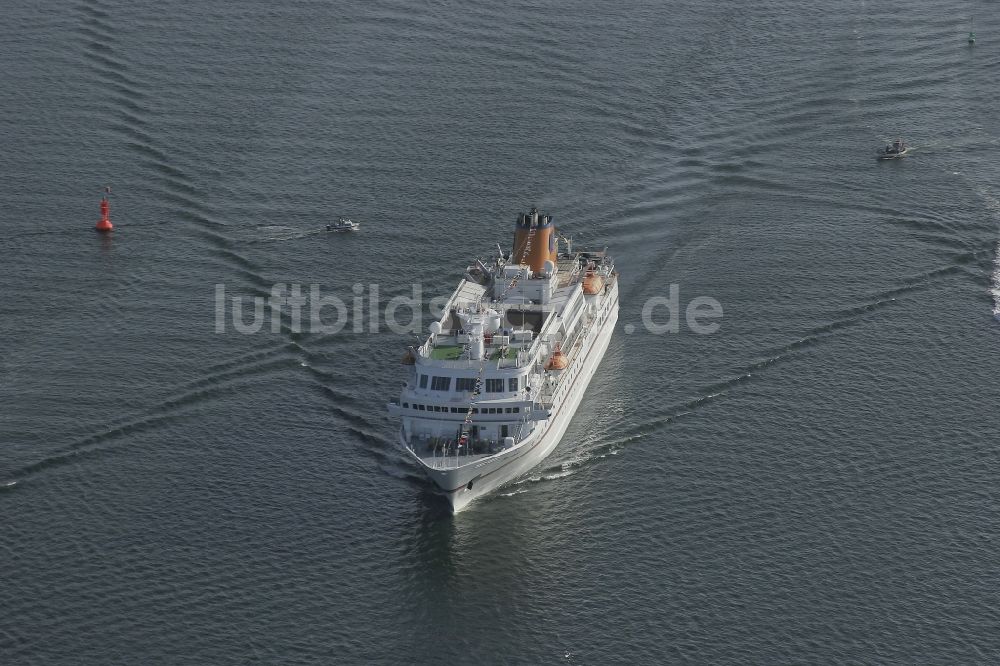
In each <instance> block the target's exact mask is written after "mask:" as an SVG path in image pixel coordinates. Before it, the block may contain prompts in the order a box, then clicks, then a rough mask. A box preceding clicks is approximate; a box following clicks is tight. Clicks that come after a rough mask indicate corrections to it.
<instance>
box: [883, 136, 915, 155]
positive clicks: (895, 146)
mask: <svg viewBox="0 0 1000 666" xmlns="http://www.w3.org/2000/svg"><path fill="white" fill-rule="evenodd" d="M908 152H910V148H909V146H907V145H906V142H904V141H903V140H902V139H896V140H895V141H893V142H892V144H891V145H887V146H886V147H885V148H883V149H882V150H880V151H878V158H879V159H880V160H896V159H899V158H900V157H905V156H906V154H907V153H908Z"/></svg>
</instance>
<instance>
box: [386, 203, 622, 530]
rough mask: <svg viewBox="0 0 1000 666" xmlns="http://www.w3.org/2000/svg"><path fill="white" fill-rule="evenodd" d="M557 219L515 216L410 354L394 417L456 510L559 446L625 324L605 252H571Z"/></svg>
mask: <svg viewBox="0 0 1000 666" xmlns="http://www.w3.org/2000/svg"><path fill="white" fill-rule="evenodd" d="M562 242H563V243H564V244H565V246H566V247H565V251H562V252H560V248H559V244H560V239H559V237H558V236H557V234H556V230H555V227H554V226H553V224H552V217H551V216H549V215H543V214H541V213H539V212H538V211H537V210H536V209H534V208H533V209H532V210H531V212H530V213H527V214H521V215H519V216H518V218H517V223H516V227H515V235H514V250H513V252H512V253H511V254H510V255H508V256H506V257H505V256H503V254H502V252H501V254H500V256H498V257H497V258H496V259H495V260H494V261H493V263H492V265H486V264H484V263H482V262H480V261H477V262H476V263H475V265H473V266H470V267H469V268H468V270H467V272H466V274H465V279H463V280H462V281H461V282H460V283H459V285H458V288H457V289H456V290H455V293H454V294H452V296H451V298H450V299H449V300H448V303H447V305H446V306H445V308H444V314H443V316H442V318H441V320H440V321H436V322H434V323H432V324H431V325H430V336H429V337H428V338H427V340H426V341H425V342H424V343H423V344H422V345H421V346H420V347H419V348H414V347H411V348H410V349H409V350H408V351H407V353H406V355H405V356H404V358H403V363H404V364H406V365H407V366H408V372H409V376H408V378H407V382H406V386H405V388H404V389H403V391H402V395H401V396H400V399H399V402H392V403H390V404H389V413H390V414H391V415H393V416H398V417H400V420H401V422H402V423H401V426H400V429H399V438H400V443H401V444H402V445H403V446H404V447H405V448H406V450H407V451H408V452H409V453H410V455H412V456H413V459H414V460H415V461H416V462H417V464H419V465H420V467H421V469H422V470H423V471H424V472H425V473H426V475H427V476H428V477H429V478H430V479H431V480H432V481H433V482H434V483H435V484H436V485H437V487H438V488H439V489H440V491H441V492H442V493H443V494H444V495H445V496H446V497H447V498H448V501H449V502H450V504H451V509H452V512H456V513H457V512H458V511H460V510H462V509H463V508H465V507H466V506H467V505H468V504H469V502H471V501H472V500H474V499H475V498H477V497H481V496H482V495H484V494H486V493H489V492H490V491H492V490H495V489H496V488H498V487H499V486H501V485H503V484H504V483H507V482H508V481H511V480H513V479H515V478H517V477H519V476H521V475H522V474H524V473H525V472H527V471H528V470H530V469H531V468H532V467H534V466H535V465H537V464H538V463H539V462H540V461H541V460H542V459H543V458H545V456H547V455H549V453H551V452H552V450H553V449H554V448H555V447H556V444H558V443H559V440H560V439H561V438H562V436H563V433H564V432H566V427H567V426H568V425H569V423H570V421H571V420H572V418H573V414H574V413H575V412H576V408H577V406H578V405H579V404H580V400H581V399H582V398H583V394H584V392H585V391H586V390H587V385H588V384H589V383H590V380H591V378H592V377H593V376H594V373H595V371H596V370H597V367H598V365H600V363H601V358H602V357H603V356H604V352H605V351H606V350H607V347H608V342H609V341H610V339H611V334H612V332H613V331H614V328H615V322H617V321H618V274H617V272H616V271H615V267H614V264H613V263H612V261H611V258H610V257H609V256H608V255H607V253H606V252H605V251H600V252H591V251H586V250H581V251H576V252H574V251H573V248H572V246H571V244H570V243H569V242H568V241H565V240H563V241H562Z"/></svg>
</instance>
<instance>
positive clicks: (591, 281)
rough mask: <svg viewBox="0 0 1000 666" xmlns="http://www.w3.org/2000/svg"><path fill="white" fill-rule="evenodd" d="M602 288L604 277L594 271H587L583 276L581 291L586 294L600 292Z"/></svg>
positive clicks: (591, 294) (590, 294)
mask: <svg viewBox="0 0 1000 666" xmlns="http://www.w3.org/2000/svg"><path fill="white" fill-rule="evenodd" d="M603 288H604V278H602V277H601V276H600V275H598V274H597V273H595V272H594V271H587V277H585V278H583V293H585V294H587V295H588V296H593V295H594V294H599V293H601V289H603Z"/></svg>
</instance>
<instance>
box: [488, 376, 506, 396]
mask: <svg viewBox="0 0 1000 666" xmlns="http://www.w3.org/2000/svg"><path fill="white" fill-rule="evenodd" d="M486 392H487V393H503V380H502V379H487V380H486Z"/></svg>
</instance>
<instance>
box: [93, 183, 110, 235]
mask: <svg viewBox="0 0 1000 666" xmlns="http://www.w3.org/2000/svg"><path fill="white" fill-rule="evenodd" d="M109 194H111V188H110V187H105V188H104V196H103V197H101V219H100V221H99V222H98V223H97V225H96V226H95V227H94V229H96V230H97V231H111V230H112V229H114V226H112V224H111V203H110V202H109V201H108V195H109Z"/></svg>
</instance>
